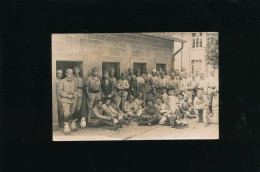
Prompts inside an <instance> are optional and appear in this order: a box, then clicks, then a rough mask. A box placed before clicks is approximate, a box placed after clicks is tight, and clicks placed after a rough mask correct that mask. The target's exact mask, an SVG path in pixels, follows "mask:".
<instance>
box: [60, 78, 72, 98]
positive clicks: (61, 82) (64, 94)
mask: <svg viewBox="0 0 260 172" xmlns="http://www.w3.org/2000/svg"><path fill="white" fill-rule="evenodd" d="M63 89H64V82H63V81H62V80H61V81H60V82H59V84H58V94H59V95H60V96H61V97H68V96H69V94H68V93H66V92H65V91H63Z"/></svg>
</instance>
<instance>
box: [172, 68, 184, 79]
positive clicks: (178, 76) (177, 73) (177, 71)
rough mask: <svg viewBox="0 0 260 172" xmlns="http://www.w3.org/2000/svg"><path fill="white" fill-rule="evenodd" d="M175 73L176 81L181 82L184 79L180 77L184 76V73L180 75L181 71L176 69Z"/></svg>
mask: <svg viewBox="0 0 260 172" xmlns="http://www.w3.org/2000/svg"><path fill="white" fill-rule="evenodd" d="M174 73H175V77H176V79H179V80H181V79H182V78H181V77H180V75H183V73H182V74H180V72H179V70H178V69H175V70H174Z"/></svg>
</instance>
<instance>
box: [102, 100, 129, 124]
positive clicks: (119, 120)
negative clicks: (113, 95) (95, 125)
mask: <svg viewBox="0 0 260 172" xmlns="http://www.w3.org/2000/svg"><path fill="white" fill-rule="evenodd" d="M110 103H111V101H110V99H109V98H107V99H106V101H105V104H103V106H102V108H103V110H104V112H105V114H107V115H110V116H111V117H113V118H114V123H115V124H117V125H119V126H121V124H124V123H125V120H124V115H123V114H122V113H120V112H117V111H116V110H115V109H114V108H113V107H112V106H111V105H110Z"/></svg>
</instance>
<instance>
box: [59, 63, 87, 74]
mask: <svg viewBox="0 0 260 172" xmlns="http://www.w3.org/2000/svg"><path fill="white" fill-rule="evenodd" d="M75 66H79V68H80V73H79V75H80V76H81V77H83V62H81V61H56V70H58V69H61V70H62V73H63V77H62V78H65V76H66V75H65V72H66V70H67V69H72V70H73V68H74V67H75Z"/></svg>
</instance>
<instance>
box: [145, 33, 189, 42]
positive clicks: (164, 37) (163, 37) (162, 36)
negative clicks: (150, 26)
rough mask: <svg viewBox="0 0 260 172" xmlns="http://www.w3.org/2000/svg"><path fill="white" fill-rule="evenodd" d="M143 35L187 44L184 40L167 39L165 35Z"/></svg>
mask: <svg viewBox="0 0 260 172" xmlns="http://www.w3.org/2000/svg"><path fill="white" fill-rule="evenodd" d="M141 34H143V35H146V36H152V37H157V38H162V39H167V40H171V41H175V42H181V43H187V41H185V40H183V39H179V38H176V37H167V36H164V35H151V33H141Z"/></svg>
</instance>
